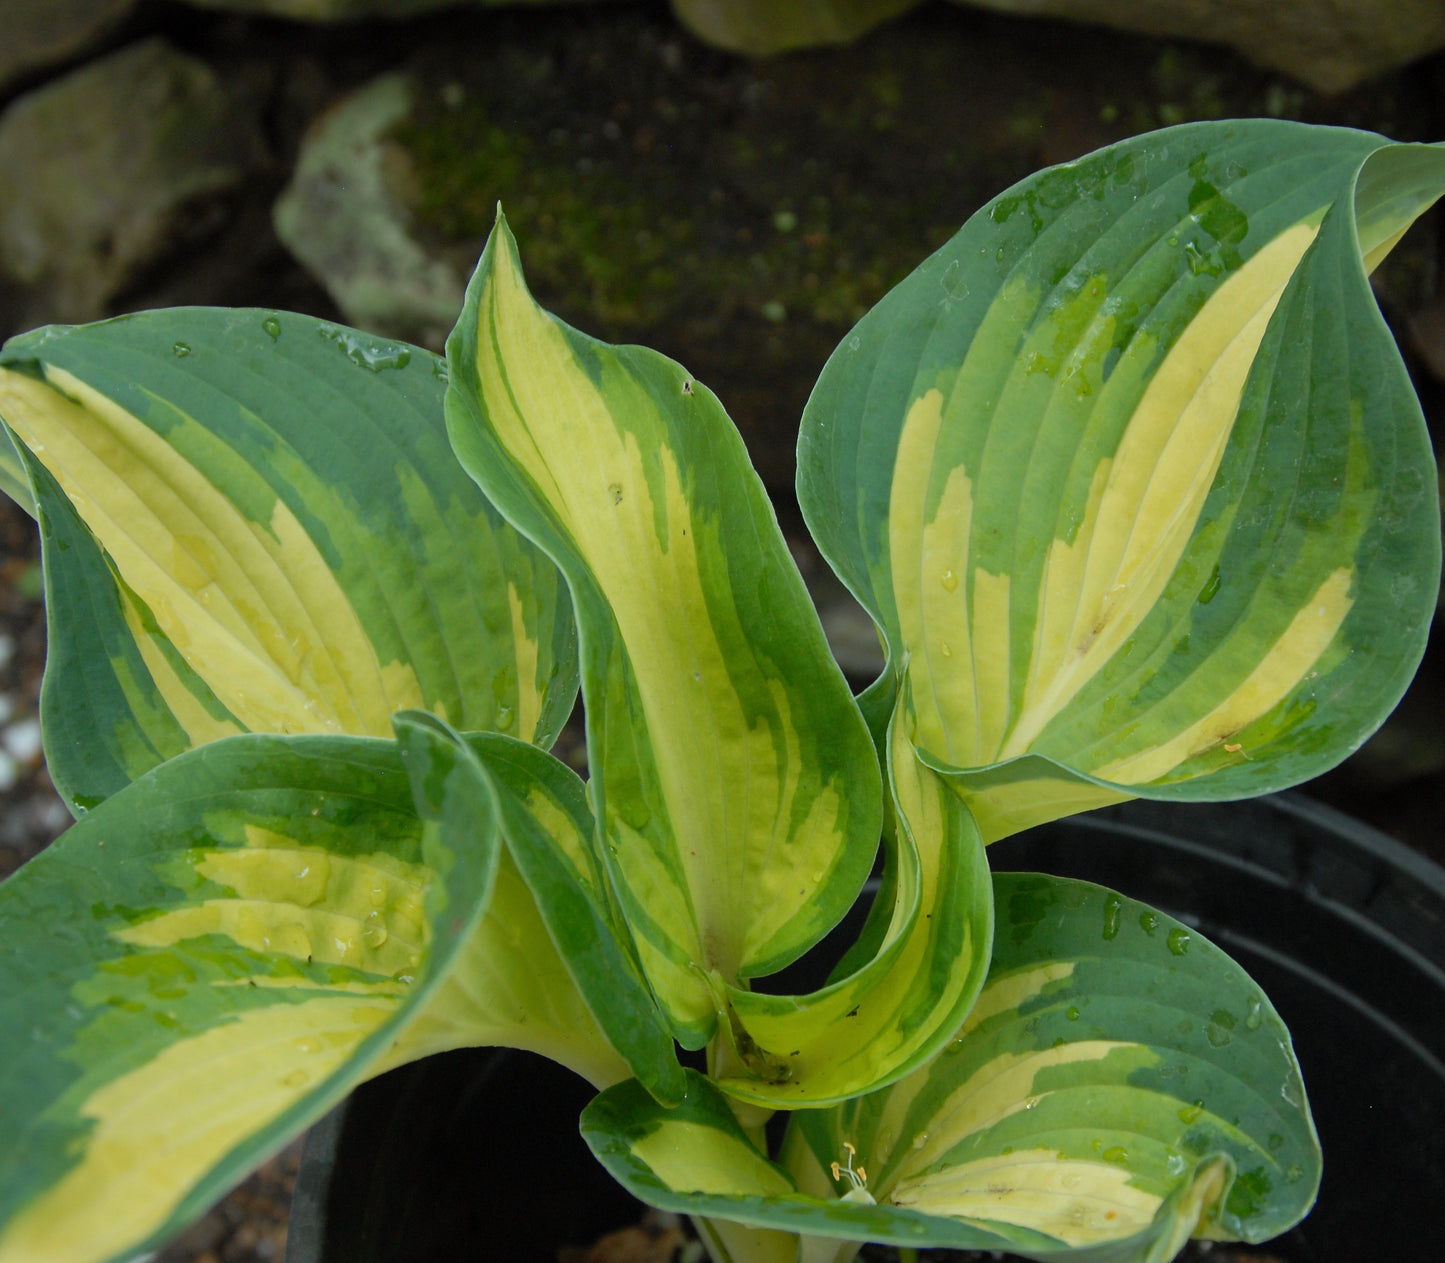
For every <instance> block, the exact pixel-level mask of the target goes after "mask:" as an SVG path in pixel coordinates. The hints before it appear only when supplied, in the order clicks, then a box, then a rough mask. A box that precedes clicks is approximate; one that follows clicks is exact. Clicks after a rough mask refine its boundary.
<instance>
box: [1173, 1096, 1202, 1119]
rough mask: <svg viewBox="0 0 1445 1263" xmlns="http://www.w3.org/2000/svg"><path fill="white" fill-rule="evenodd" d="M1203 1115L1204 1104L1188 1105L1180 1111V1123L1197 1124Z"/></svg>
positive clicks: (1197, 1102)
mask: <svg viewBox="0 0 1445 1263" xmlns="http://www.w3.org/2000/svg"><path fill="white" fill-rule="evenodd" d="M1203 1113H1204V1102H1203V1101H1195V1102H1194V1104H1193V1105H1186V1106H1185V1107H1184V1108H1183V1109H1182V1110H1180V1111H1179V1121H1180V1122H1181V1123H1186V1124H1187V1123H1193V1122H1196V1121H1197V1120H1198V1119H1199V1116H1200V1115H1201V1114H1203Z"/></svg>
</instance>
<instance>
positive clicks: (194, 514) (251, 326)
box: [0, 308, 576, 807]
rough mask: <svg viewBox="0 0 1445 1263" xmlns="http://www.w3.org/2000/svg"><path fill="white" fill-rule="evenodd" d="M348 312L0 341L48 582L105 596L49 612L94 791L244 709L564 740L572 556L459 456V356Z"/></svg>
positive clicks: (211, 733) (81, 595) (140, 321)
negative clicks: (382, 332)
mask: <svg viewBox="0 0 1445 1263" xmlns="http://www.w3.org/2000/svg"><path fill="white" fill-rule="evenodd" d="M318 332H319V333H321V334H322V335H323V336H322V337H317V336H316V335H317V334H318ZM341 332H345V336H344V337H341V336H340V333H339V331H338V330H337V329H336V328H335V327H334V326H329V325H323V324H320V323H319V322H317V321H314V320H311V319H309V318H308V317H304V316H293V315H289V314H285V313H269V314H268V313H261V312H247V311H226V310H220V309H209V308H191V309H181V310H176V311H163V312H147V313H142V314H140V315H137V316H132V317H126V318H123V319H121V320H116V321H110V322H105V323H103V324H100V325H95V326H76V327H72V328H58V329H45V330H39V331H37V332H35V333H31V334H26V335H24V336H22V337H18V338H15V339H12V340H11V341H10V342H9V343H7V344H6V346H5V348H4V350H3V352H0V415H3V416H4V417H5V418H6V419H7V420H8V422H9V423H10V425H11V426H12V427H13V430H14V432H15V434H16V435H17V436H18V437H17V438H16V439H15V444H14V446H16V447H17V448H18V449H19V451H18V452H17V458H16V462H15V463H16V467H17V470H16V472H17V473H18V474H19V475H21V476H28V482H29V483H31V484H33V493H32V494H30V495H27V497H26V500H27V502H28V507H30V508H31V510H32V511H33V512H36V514H37V516H38V517H39V519H40V521H41V526H42V540H43V543H44V544H45V557H44V560H45V567H46V587H47V594H48V596H50V597H51V599H52V603H53V602H54V601H60V602H61V603H62V605H64V608H65V609H75V608H78V607H83V606H84V605H85V604H86V603H87V602H88V603H89V604H90V605H92V606H93V607H94V611H95V617H91V618H84V617H79V618H78V617H69V618H58V619H53V620H52V654H51V658H50V662H49V666H48V669H47V675H46V692H45V696H44V698H43V701H42V722H43V724H44V725H45V728H46V734H47V757H48V759H49V761H50V765H51V768H52V772H53V773H54V775H55V777H56V780H57V784H59V785H61V786H62V788H63V790H64V792H65V793H66V794H67V796H68V797H69V798H70V799H71V800H72V801H73V802H74V803H76V804H77V805H79V806H85V807H88V806H91V805H93V804H94V803H95V802H97V801H100V800H101V799H103V798H104V797H105V796H106V795H107V794H109V793H111V792H114V790H115V789H117V788H119V786H120V785H122V784H125V783H126V782H127V781H128V780H130V779H132V778H134V777H135V776H137V775H139V774H140V773H141V772H143V771H144V770H145V769H146V768H147V767H149V766H153V765H154V764H155V763H156V762H159V761H161V760H162V759H164V758H167V757H170V756H172V755H173V754H175V753H177V752H178V750H177V748H176V747H177V743H179V748H180V749H184V748H187V746H188V745H195V744H201V743H204V742H206V741H209V740H215V739H216V738H218V737H219V736H223V735H226V734H227V733H229V732H234V731H240V730H243V729H250V730H260V731H267V730H269V731H279V732H283V733H286V732H305V731H311V732H334V731H344V732H350V733H356V734H369V735H377V736H383V735H386V734H388V732H389V724H390V716H391V715H392V714H393V713H394V712H395V711H396V710H397V709H399V708H403V707H419V708H423V709H429V710H431V711H432V712H433V713H437V714H442V715H445V716H447V717H448V718H449V719H450V720H452V721H454V722H456V723H458V725H459V726H461V727H463V728H466V729H472V730H475V729H483V730H496V731H506V732H510V733H513V734H515V735H517V736H519V737H522V738H523V739H526V740H535V741H538V742H541V743H544V744H548V743H550V742H551V741H552V740H553V739H554V737H555V734H556V732H557V730H558V729H559V728H560V725H561V723H562V722H563V721H564V720H565V717H566V715H567V713H568V712H569V711H570V708H571V704H572V700H573V696H574V690H575V682H576V681H575V630H574V627H573V625H572V622H571V616H570V608H569V606H568V603H567V599H566V593H565V591H564V590H563V588H562V585H561V576H560V575H559V574H558V573H557V571H556V569H555V567H553V566H552V565H551V563H550V562H549V561H548V560H547V559H546V558H545V557H544V556H543V555H542V554H540V553H539V552H537V551H536V549H535V548H534V547H533V546H532V545H531V544H530V543H529V542H528V541H526V540H525V539H523V538H522V537H521V536H519V535H518V534H517V533H516V532H515V531H514V530H513V529H512V528H511V527H510V526H508V525H507V524H506V523H505V522H504V521H503V520H502V519H501V517H500V516H499V515H498V514H497V512H496V510H495V509H493V508H492V507H491V505H490V504H488V503H487V501H486V500H485V498H484V497H483V496H482V495H481V494H480V493H479V492H478V490H477V488H476V486H475V484H474V483H473V482H472V480H471V479H470V478H469V477H468V476H467V475H466V473H465V472H464V471H463V470H462V469H461V467H460V466H459V465H458V464H457V461H456V458H455V456H454V454H453V453H452V450H451V446H450V443H449V441H448V439H447V435H446V429H445V418H444V415H443V408H442V400H443V396H444V392H445V383H444V380H443V377H444V374H441V373H439V372H437V371H436V368H437V367H438V366H439V365H440V361H439V360H437V359H436V358H435V357H434V356H431V355H429V354H428V353H426V352H423V351H421V350H419V349H411V350H408V352H407V354H405V355H402V356H399V357H395V362H394V363H393V362H392V361H390V360H388V361H387V362H386V366H385V371H384V372H382V371H381V369H380V368H378V369H377V371H372V368H371V367H368V366H369V365H371V366H372V367H374V365H372V361H371V360H370V359H367V358H366V356H365V355H362V356H361V358H360V359H358V358H357V357H356V356H353V355H351V354H350V353H349V352H347V353H342V352H343V351H345V350H346V348H347V347H351V348H353V349H355V348H356V347H362V349H363V350H364V349H365V346H366V345H368V341H367V339H366V337H365V335H362V334H359V333H356V334H354V333H351V332H346V331H341ZM178 335H184V336H183V340H184V342H185V344H186V345H187V346H188V347H190V348H191V351H190V353H189V354H187V355H186V356H185V357H183V358H177V357H176V356H175V355H174V354H173V353H172V350H171V348H172V345H173V344H174V343H175V342H176V341H177V338H178ZM395 349H396V348H395V347H391V350H393V351H394V350H395ZM262 365H263V366H264V369H265V371H260V369H258V366H262ZM11 446H12V445H11V444H8V443H7V445H6V449H5V450H6V451H9V450H10V447H11ZM22 454H23V457H24V463H22V462H21V460H20V455H22ZM26 490H27V492H32V487H27V488H26ZM107 571H109V572H110V573H109V574H107ZM66 603H68V604H66ZM126 640H130V641H133V642H134V648H133V649H132V648H129V647H127V645H126V644H125V643H123V642H124V641H126ZM137 655H138V656H139V661H136V658H137ZM105 662H109V663H110V666H109V668H108V671H109V675H107V668H104V667H103V665H102V664H104V663H105ZM96 727H99V729H100V730H101V731H103V732H106V733H107V734H108V739H107V741H105V742H103V743H101V744H100V746H99V747H95V746H88V743H87V742H86V741H85V740H84V739H83V738H81V737H80V736H79V734H80V733H82V732H83V731H84V730H85V729H86V728H91V729H94V728H96Z"/></svg>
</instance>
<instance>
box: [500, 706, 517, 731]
mask: <svg viewBox="0 0 1445 1263" xmlns="http://www.w3.org/2000/svg"><path fill="white" fill-rule="evenodd" d="M512 718H513V714H512V708H511V707H510V706H498V707H497V731H498V732H506V731H507V729H508V728H510V727H511V726H512Z"/></svg>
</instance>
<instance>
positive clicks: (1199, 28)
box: [672, 0, 1445, 92]
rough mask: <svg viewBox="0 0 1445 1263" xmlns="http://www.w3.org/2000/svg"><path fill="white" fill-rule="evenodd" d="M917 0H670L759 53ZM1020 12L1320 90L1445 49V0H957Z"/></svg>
mask: <svg viewBox="0 0 1445 1263" xmlns="http://www.w3.org/2000/svg"><path fill="white" fill-rule="evenodd" d="M917 3H919V0H797V3H795V4H791V5H788V6H786V12H782V11H781V10H783V9H784V6H780V5H776V4H774V3H772V0H672V5H673V8H674V9H675V10H676V12H677V15H678V17H679V18H680V19H681V20H682V21H683V23H684V24H685V25H687V26H688V27H689V28H691V30H692V31H693V33H694V34H696V35H698V36H699V37H700V38H702V39H705V40H707V41H709V42H710V43H714V44H719V45H721V46H722V47H724V48H731V49H734V50H736V51H739V52H745V53H751V54H754V55H765V54H769V53H777V52H781V51H784V50H786V49H790V48H803V47H807V46H810V45H815V44H837V43H844V42H847V41H849V40H851V39H854V38H856V37H857V36H858V35H861V34H862V33H863V32H864V31H866V30H868V29H870V28H871V27H873V26H876V25H878V24H879V23H880V22H884V21H886V20H888V19H889V18H891V17H894V16H896V15H897V14H899V13H901V12H903V11H904V10H906V9H910V8H913V7H914V6H915V5H916V4H917ZM955 3H958V4H968V5H972V6H974V7H975V8H981V9H994V10H996V11H998V12H1001V13H1012V14H1016V15H1022V16H1037V17H1050V18H1063V19H1067V20H1071V21H1076V22H1090V23H1098V24H1099V25H1101V26H1111V27H1114V28H1116V29H1118V30H1124V31H1137V32H1141V33H1143V34H1146V35H1164V36H1182V37H1185V38H1188V39H1197V40H1204V41H1207V42H1210V43H1218V44H1229V45H1232V46H1233V47H1234V48H1235V49H1237V50H1238V51H1239V52H1241V53H1243V54H1244V56H1246V57H1248V58H1250V59H1251V60H1252V61H1255V62H1257V63H1258V64H1260V65H1262V66H1266V67H1268V68H1269V69H1271V70H1280V71H1283V72H1284V73H1285V74H1288V75H1291V76H1293V77H1294V78H1296V79H1299V80H1300V81H1302V82H1303V83H1306V84H1308V85H1309V86H1310V87H1312V88H1314V89H1316V90H1317V91H1320V92H1340V91H1343V90H1344V89H1346V88H1350V87H1353V86H1354V85H1355V84H1357V83H1359V82H1360V81H1362V80H1364V79H1368V78H1370V77H1371V76H1372V75H1377V74H1380V73H1382V72H1384V71H1386V70H1390V69H1393V68H1394V67H1396V66H1400V65H1403V64H1405V63H1406V62H1408V61H1413V60H1414V59H1415V58H1416V57H1421V56H1424V54H1426V53H1429V52H1433V51H1434V50H1435V49H1437V48H1440V47H1442V46H1445V0H1292V2H1291V3H1284V4H1282V3H1280V0H955Z"/></svg>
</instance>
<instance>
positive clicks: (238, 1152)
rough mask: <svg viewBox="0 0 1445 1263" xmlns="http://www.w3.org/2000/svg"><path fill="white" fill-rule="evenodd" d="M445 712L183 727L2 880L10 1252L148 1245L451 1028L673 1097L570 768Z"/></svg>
mask: <svg viewBox="0 0 1445 1263" xmlns="http://www.w3.org/2000/svg"><path fill="white" fill-rule="evenodd" d="M436 723H437V721H436V720H434V719H432V718H430V717H429V716H423V715H417V714H413V715H412V716H410V717H407V718H405V719H403V720H401V721H399V724H398V733H399V736H400V737H401V740H402V746H401V747H398V746H397V745H396V744H395V743H393V742H380V741H376V740H371V739H363V738H347V737H290V738H282V737H273V736H260V735H245V736H240V737H236V738H233V739H231V740H229V741H224V742H219V743H216V744H212V745H207V746H205V747H203V748H201V749H198V750H194V751H191V752H188V753H187V754H185V755H182V756H180V757H178V758H177V759H175V760H172V761H170V762H167V763H166V764H164V765H162V766H161V767H158V768H157V769H155V770H154V771H152V772H151V773H149V774H147V775H146V776H144V777H142V778H141V779H140V780H138V781H137V782H135V783H134V784H132V785H131V786H129V787H127V788H126V789H124V790H121V791H120V792H118V793H117V794H116V795H114V796H113V797H112V798H111V799H108V800H107V801H106V802H105V803H103V804H101V805H100V806H99V807H97V808H96V809H95V810H94V811H93V812H91V813H89V814H88V815H87V816H86V818H85V819H84V820H83V821H82V822H81V823H79V824H77V825H76V826H75V827H74V828H73V829H71V830H70V832H69V833H67V834H66V835H65V836H64V837H63V838H62V839H61V840H60V841H59V842H57V843H56V844H55V845H54V846H53V847H51V848H50V849H49V850H47V851H46V852H44V853H43V854H42V855H41V856H40V857H38V858H37V859H36V860H34V861H32V862H31V863H30V864H28V865H27V866H26V867H25V868H24V869H22V870H21V872H20V873H18V874H17V875H16V876H14V877H12V878H11V879H10V880H9V881H7V882H6V883H5V884H4V885H3V886H0V943H3V948H0V955H3V956H4V958H5V960H6V962H7V967H6V968H5V970H4V971H3V972H0V1124H3V1135H4V1136H5V1141H4V1142H3V1143H0V1263H30V1260H34V1259H40V1258H43V1259H45V1260H47V1263H89V1261H92V1260H93V1261H96V1263H98V1261H100V1260H110V1259H120V1258H130V1257H131V1256H132V1255H133V1254H134V1252H135V1251H136V1250H139V1249H142V1248H145V1247H146V1246H147V1245H149V1244H154V1243H157V1242H159V1241H160V1240H162V1239H164V1237H165V1236H166V1235H168V1233H170V1232H172V1231H174V1230H175V1229H177V1228H178V1227H180V1226H181V1225H183V1224H184V1223H185V1222H186V1221H187V1220H188V1219H190V1218H193V1217H194V1216H195V1215H197V1214H199V1213H201V1211H203V1210H204V1209H205V1208H206V1206H207V1205H209V1204H210V1202H211V1201H213V1200H214V1199H215V1197H217V1196H218V1195H219V1194H220V1193H221V1192H223V1191H224V1190H225V1189H226V1188H227V1187H229V1185H230V1184H232V1183H234V1182H235V1180H237V1179H238V1178H239V1177H240V1176H242V1175H244V1174H245V1173H246V1171H247V1170H248V1169H249V1168H250V1167H252V1166H254V1165H255V1164H256V1163H257V1162H258V1161H260V1160H261V1159H262V1158H264V1157H265V1156H266V1155H267V1154H268V1153H269V1152H271V1151H273V1150H274V1149H275V1148H276V1147H278V1146H279V1145H281V1144H283V1143H284V1142H285V1141H286V1140H287V1139H288V1138H289V1137H290V1136H292V1135H294V1134H295V1133H296V1132H298V1131H299V1130H301V1129H302V1128H303V1127H305V1126H306V1125H307V1124H308V1123H309V1122H311V1121H312V1120H313V1119H315V1118H316V1117H317V1116H318V1115H319V1114H321V1113H322V1112H324V1111H325V1110H326V1109H328V1108H329V1107H330V1106H331V1105H333V1104H334V1103H335V1102H336V1101H337V1100H338V1099H339V1098H340V1097H341V1096H343V1095H344V1094H345V1093H346V1092H347V1091H348V1090H349V1089H350V1088H351V1087H352V1086H354V1085H355V1084H356V1083H357V1082H358V1081H360V1080H361V1079H363V1078H366V1077H368V1076H370V1075H373V1074H376V1073H379V1072H380V1071H382V1070H384V1069H387V1068H388V1067H391V1066H394V1065H399V1064H401V1063H403V1062H406V1061H409V1060H413V1059H415V1058H417V1057H420V1056H424V1055H426V1054H427V1053H430V1052H436V1051H441V1050H443V1049H446V1048H454V1047H458V1046H462V1045H478V1044H489V1043H490V1044H505V1045H508V1046H511V1047H518V1048H528V1049H533V1050H535V1051H538V1052H541V1053H543V1054H545V1055H547V1056H549V1057H552V1058H553V1059H555V1060H557V1061H559V1062H561V1063H563V1064H564V1065H567V1066H569V1067H571V1068H572V1069H574V1070H576V1071H577V1072H578V1073H580V1074H582V1075H583V1076H585V1077H586V1078H588V1079H589V1080H590V1081H591V1082H592V1083H593V1084H595V1085H596V1086H597V1087H605V1086H607V1085H608V1084H612V1083H616V1082H619V1081H621V1080H623V1079H631V1076H633V1075H634V1074H635V1075H637V1076H638V1077H639V1078H638V1079H634V1080H631V1081H633V1082H638V1081H639V1080H640V1081H641V1082H644V1083H646V1084H647V1086H648V1087H650V1088H651V1089H652V1090H653V1091H655V1092H657V1094H658V1096H659V1097H660V1098H662V1099H667V1100H671V1099H676V1098H677V1097H679V1096H680V1095H681V1093H682V1089H683V1081H682V1078H681V1071H680V1070H679V1068H678V1067H677V1065H676V1062H675V1059H674V1058H673V1057H672V1050H671V1043H670V1040H669V1039H668V1032H667V1028H666V1023H665V1022H664V1021H663V1019H662V1017H661V1015H660V1014H659V1013H658V1012H657V1010H656V1006H655V1005H654V1004H653V1003H652V1001H651V998H650V996H648V995H647V993H646V990H645V988H644V987H643V985H642V983H641V981H640V979H639V978H638V977H637V974H636V966H635V964H632V963H631V962H630V961H627V960H626V958H625V953H624V952H623V951H622V949H620V948H619V946H618V944H617V941H616V940H615V939H613V938H612V937H611V932H610V927H608V925H607V924H606V917H605V913H603V912H600V911H599V909H598V901H597V899H596V897H595V895H594V893H593V890H592V886H591V882H592V880H593V879H592V878H589V877H588V876H587V875H586V872H585V869H586V867H587V864H586V861H585V859H584V860H583V871H581V872H580V873H579V871H578V870H577V869H574V868H573V867H572V862H573V861H572V857H573V856H578V855H581V852H582V849H585V847H586V845H587V831H586V829H587V824H588V823H589V819H588V816H587V813H586V808H585V804H584V803H583V802H582V800H581V794H580V785H579V784H578V783H577V782H576V778H575V777H571V774H570V773H567V772H566V769H565V768H561V765H560V764H557V763H556V762H555V760H552V759H551V758H550V756H548V755H546V754H545V753H544V752H543V751H541V750H538V749H536V748H535V747H532V746H528V745H526V744H525V743H522V742H519V741H515V740H512V739H508V738H505V737H501V736H496V735H488V734H480V735H474V736H472V737H471V738H469V745H463V744H461V742H459V741H458V740H457V739H456V738H455V737H453V736H452V735H451V734H448V733H445V732H441V733H439V731H438V729H437V728H436V727H435V725H436ZM569 778H570V779H569ZM499 833H500V834H504V835H505V836H506V840H507V846H506V847H505V848H504V847H502V846H501V845H500V843H499ZM513 856H516V857H517V858H516V859H514V858H513ZM524 875H525V879H524ZM528 882H534V883H535V885H536V888H537V890H538V891H539V895H538V898H536V899H534V898H533V896H532V894H531V892H530V891H529V889H528ZM554 939H555V940H556V944H557V945H556V946H554ZM559 947H560V948H561V949H562V950H563V951H566V952H567V953H568V959H567V961H566V962H565V963H564V961H563V959H562V957H561V956H560V955H559V951H558V948H559ZM574 977H575V978H576V979H578V981H577V982H574ZM579 982H580V984H581V990H580V991H579ZM584 992H585V994H586V997H587V998H586V999H585V1000H584V999H583V993H584ZM589 1006H590V1007H589ZM594 1011H595V1012H596V1014H597V1016H596V1017H594ZM629 1023H630V1024H631V1029H627V1025H628V1024H629ZM604 1030H605V1031H606V1033H604ZM609 1035H611V1036H613V1040H612V1041H610V1040H609ZM613 1042H615V1043H616V1049H614V1047H613ZM618 1049H620V1050H621V1051H620V1052H619V1051H617V1050H618Z"/></svg>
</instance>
